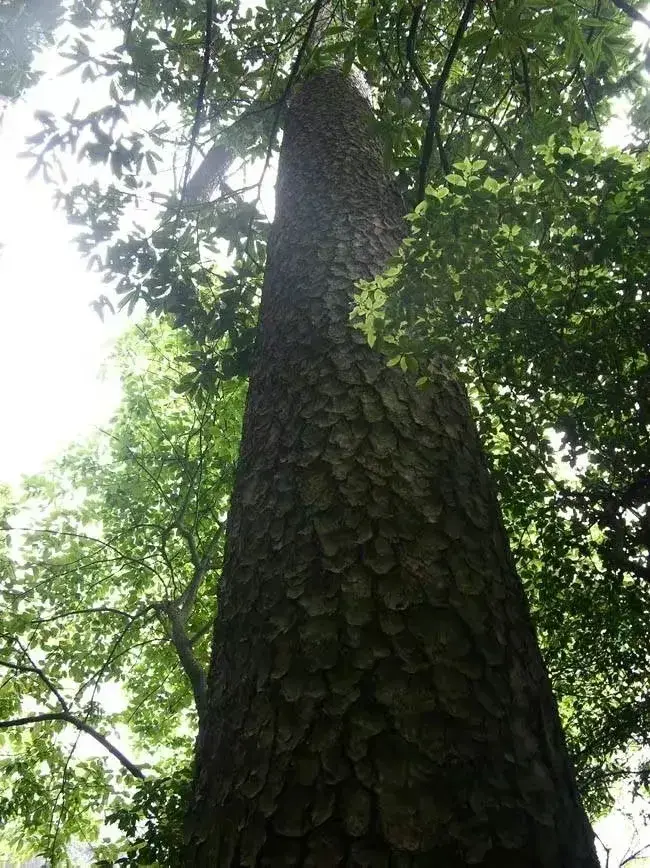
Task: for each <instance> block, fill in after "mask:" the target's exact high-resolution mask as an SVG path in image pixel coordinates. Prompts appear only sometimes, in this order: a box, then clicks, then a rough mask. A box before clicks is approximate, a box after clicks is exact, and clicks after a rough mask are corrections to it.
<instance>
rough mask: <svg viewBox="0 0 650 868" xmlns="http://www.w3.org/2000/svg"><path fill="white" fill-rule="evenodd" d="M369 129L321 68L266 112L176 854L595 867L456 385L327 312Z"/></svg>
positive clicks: (369, 217)
mask: <svg viewBox="0 0 650 868" xmlns="http://www.w3.org/2000/svg"><path fill="white" fill-rule="evenodd" d="M371 123H372V115H371V112H370V109H369V107H368V106H367V104H366V102H365V100H364V99H363V98H362V97H361V96H360V94H359V93H358V92H357V90H356V89H355V88H354V86H353V85H352V84H350V83H349V82H348V81H346V80H345V79H344V78H343V77H342V76H340V75H339V74H338V73H336V72H333V71H329V72H325V73H321V74H319V75H317V76H315V77H314V78H312V79H311V80H310V82H309V83H308V84H307V85H306V86H305V87H304V88H303V89H302V91H301V92H300V94H299V95H298V96H297V97H296V98H295V100H294V103H293V105H292V108H291V111H290V115H289V119H288V123H287V126H286V129H285V137H284V144H283V147H282V153H281V158H280V170H279V178H278V187H277V215H276V219H275V223H274V226H273V231H272V237H271V241H270V248H269V261H268V269H267V275H266V282H265V286H264V297H263V301H262V312H261V323H260V338H259V356H258V360H257V363H256V366H255V370H254V373H253V376H252V378H251V384H250V394H249V399H248V407H247V411H246V419H245V424H244V436H243V442H242V447H241V457H240V464H239V470H238V475H237V483H236V486H235V492H234V495H233V501H232V508H231V513H230V517H229V528H228V534H229V536H228V552H227V557H226V564H225V567H224V572H223V578H222V582H221V589H220V594H219V616H218V620H217V625H216V632H215V640H214V648H213V659H212V664H211V672H210V686H209V711H208V715H207V722H206V724H205V725H204V726H203V728H202V732H201V734H200V738H199V745H198V752H197V763H198V770H197V780H196V792H195V800H194V803H193V805H192V806H191V810H190V814H189V817H188V834H189V845H188V850H187V857H186V862H185V864H187V865H193V866H210V868H231V866H289V865H294V866H313V868H329V866H336V865H346V866H368V868H389V866H390V868H393V866H395V868H397V866H399V868H407V866H427V868H430V866H431V868H433V866H440V868H457V866H466V865H481V866H490V868H587V866H589V868H593V866H596V865H597V861H596V857H595V854H594V850H593V843H592V833H591V831H590V828H589V825H588V823H587V820H586V818H585V815H584V812H583V809H582V807H581V805H580V801H579V798H578V795H577V792H576V789H575V785H574V780H573V774H572V770H571V766H570V763H569V760H568V758H567V752H566V748H565V744H564V739H563V736H562V732H561V729H560V725H559V721H558V715H557V710H556V706H555V702H554V700H553V696H552V694H551V690H550V687H549V682H548V678H547V675H546V673H545V670H544V666H543V663H542V660H541V657H540V653H539V650H538V648H537V644H536V640H535V636H534V632H533V628H532V626H531V623H530V619H529V615H528V611H527V607H526V602H525V600H524V596H523V592H522V588H521V585H520V582H519V579H518V577H517V575H516V573H515V570H514V568H513V564H512V561H511V558H510V554H509V550H508V544H507V540H506V537H505V535H504V531H503V527H502V523H501V518H500V514H499V508H498V505H497V501H496V497H495V494H494V490H493V486H492V484H491V482H490V479H489V476H488V473H487V470H486V463H485V460H484V456H483V454H482V452H481V447H480V445H479V442H478V439H477V435H476V431H475V428H474V425H473V423H472V419H471V415H470V409H469V406H468V402H467V400H466V397H465V395H464V393H463V390H462V388H461V387H460V386H459V385H458V383H457V382H456V381H455V380H454V379H453V378H451V377H450V376H448V375H446V374H444V373H441V374H440V375H439V377H438V378H437V380H436V382H435V383H434V384H433V386H432V388H430V389H427V390H425V391H422V390H419V389H417V388H415V386H414V384H413V382H412V378H411V377H410V376H406V375H403V374H402V373H401V372H400V371H396V370H395V369H388V368H386V367H385V364H384V362H383V361H382V359H381V358H379V357H378V355H377V354H376V353H374V352H373V351H372V350H371V349H369V348H368V346H367V345H366V344H365V343H364V341H363V339H362V337H361V336H360V335H359V334H357V333H356V332H354V331H353V330H352V329H351V328H350V326H349V324H348V312H349V307H350V296H351V293H352V290H353V283H354V281H355V280H356V279H357V278H360V277H364V278H368V277H370V276H372V275H374V274H375V273H377V271H378V270H379V269H381V267H382V265H383V264H384V263H385V261H386V259H387V257H388V256H389V255H390V253H392V252H393V251H394V250H395V248H396V246H397V244H398V243H399V239H400V237H401V234H402V231H403V224H402V218H401V203H400V201H399V198H398V196H397V195H396V193H395V192H394V189H393V187H392V186H391V183H390V181H389V180H388V179H387V178H386V176H385V174H384V171H383V169H382V160H381V151H380V147H379V145H378V143H377V141H376V140H375V137H374V135H373V132H372V128H371Z"/></svg>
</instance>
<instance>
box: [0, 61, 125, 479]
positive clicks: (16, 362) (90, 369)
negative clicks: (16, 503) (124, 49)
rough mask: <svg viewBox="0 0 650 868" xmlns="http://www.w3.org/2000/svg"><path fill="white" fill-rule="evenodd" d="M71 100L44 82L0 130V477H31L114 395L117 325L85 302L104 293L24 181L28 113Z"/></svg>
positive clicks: (45, 191) (68, 234)
mask: <svg viewBox="0 0 650 868" xmlns="http://www.w3.org/2000/svg"><path fill="white" fill-rule="evenodd" d="M71 102H74V97H73V95H72V93H71V91H70V89H69V88H67V87H66V86H65V84H63V85H62V82H61V80H54V79H52V78H49V80H45V81H43V82H42V83H39V85H37V86H36V87H35V88H34V89H33V91H31V92H30V93H29V94H27V96H26V98H25V100H24V101H23V102H22V103H19V104H17V105H15V106H11V107H9V108H8V109H7V110H6V112H5V114H4V119H3V122H2V126H1V127H0V189H1V190H2V191H3V195H2V203H1V204H0V243H2V244H3V245H4V247H3V248H2V249H1V250H0V386H1V388H2V392H1V394H2V405H1V406H2V416H3V420H4V421H3V424H2V426H1V427H0V481H7V482H12V483H16V482H18V480H19V478H20V476H21V474H22V473H32V472H35V471H38V470H39V469H40V468H41V466H42V465H43V463H44V461H45V460H46V459H49V458H52V457H54V456H56V455H57V454H58V453H60V452H61V450H62V449H64V448H65V445H66V444H67V443H68V442H69V441H70V440H72V439H74V438H76V437H79V436H80V435H81V434H82V433H83V432H86V431H88V430H89V429H90V427H91V426H92V425H93V424H98V423H102V422H104V421H106V419H107V418H108V416H110V414H111V412H112V410H113V408H114V407H115V405H116V402H117V400H118V398H119V388H118V384H117V382H116V381H115V380H113V381H110V380H108V381H105V382H102V381H101V380H99V379H98V373H99V369H100V366H101V364H102V361H103V360H104V359H105V358H106V356H107V351H108V348H109V347H110V344H111V341H112V339H114V337H115V335H116V334H117V332H118V331H119V330H120V329H121V328H122V327H123V324H122V321H118V320H116V319H113V318H111V317H108V321H107V324H106V325H102V323H101V321H100V320H99V317H98V316H97V314H96V313H94V311H93V310H92V309H91V308H90V307H89V303H90V302H91V301H93V299H96V298H97V296H98V295H100V294H101V293H102V292H105V287H103V285H102V283H101V280H100V278H99V275H98V274H97V273H95V272H88V271H86V268H85V265H84V263H83V261H82V259H81V257H80V256H79V254H78V253H77V251H76V249H75V247H74V245H73V244H72V243H71V239H72V237H73V232H72V230H71V229H70V227H69V226H68V225H67V222H66V218H65V215H64V214H63V213H56V212H55V211H54V209H53V205H52V189H51V188H50V187H48V186H47V185H45V184H44V183H43V181H42V180H40V179H38V178H36V179H33V180H31V181H27V180H26V179H25V174H26V173H27V171H28V170H29V168H30V163H29V162H28V161H27V160H24V159H20V158H18V157H17V156H16V154H17V153H19V152H20V151H23V150H25V145H24V137H25V136H26V135H29V134H30V133H31V132H35V131H37V130H38V125H37V123H36V121H35V120H34V119H33V111H34V109H36V108H43V107H44V106H46V107H48V108H49V109H51V110H53V111H57V110H59V109H61V110H65V109H67V110H69V109H70V107H71Z"/></svg>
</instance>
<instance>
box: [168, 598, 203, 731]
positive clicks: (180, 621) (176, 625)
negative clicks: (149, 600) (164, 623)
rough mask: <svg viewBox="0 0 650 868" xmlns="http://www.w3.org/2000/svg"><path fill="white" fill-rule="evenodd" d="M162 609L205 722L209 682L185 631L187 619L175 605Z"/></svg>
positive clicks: (201, 719)
mask: <svg viewBox="0 0 650 868" xmlns="http://www.w3.org/2000/svg"><path fill="white" fill-rule="evenodd" d="M160 609H161V611H163V612H164V613H165V614H166V615H167V617H168V618H169V627H170V633H171V640H172V643H173V645H174V648H175V649H176V653H177V654H178V659H179V661H180V664H181V666H182V667H183V671H184V672H185V674H186V675H187V677H188V679H189V682H190V685H191V687H192V694H193V696H194V703H195V705H196V711H197V714H198V716H199V721H203V720H204V719H205V715H206V712H207V681H206V676H205V672H204V670H203V667H202V666H201V664H200V663H199V662H198V660H197V659H196V657H195V656H194V651H193V650H192V643H191V642H190V639H189V637H188V635H187V631H186V629H185V619H184V618H183V616H182V614H181V612H179V610H178V608H177V607H176V606H175V605H174V604H173V603H167V604H164V603H163V604H161V606H160Z"/></svg>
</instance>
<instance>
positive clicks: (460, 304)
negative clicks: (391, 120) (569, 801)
mask: <svg viewBox="0 0 650 868" xmlns="http://www.w3.org/2000/svg"><path fill="white" fill-rule="evenodd" d="M531 169H532V171H531V173H530V174H528V175H526V176H525V177H521V178H519V179H518V180H517V181H516V182H514V183H513V184H508V183H506V182H504V181H499V180H497V178H495V176H494V174H493V173H491V172H488V171H487V164H486V161H485V160H475V161H471V160H464V161H462V162H458V163H456V164H455V165H454V172H453V173H450V174H448V175H447V178H446V183H445V184H442V185H439V186H433V185H431V186H430V187H429V188H428V189H427V196H426V199H425V201H423V202H422V204H421V205H419V206H418V208H416V211H415V213H414V214H413V215H411V218H410V220H411V229H412V232H411V235H410V237H409V238H408V239H407V240H406V242H405V244H404V247H403V249H402V251H401V253H400V255H399V256H398V257H397V258H396V259H395V261H394V262H393V263H392V264H391V266H390V267H389V269H388V270H387V272H386V273H385V274H384V275H382V276H381V277H380V278H379V279H378V280H376V281H375V282H374V283H372V284H369V285H366V286H365V287H363V288H362V289H361V290H360V294H359V297H358V306H357V308H356V316H357V317H358V318H359V319H360V322H361V325H362V328H363V329H364V330H365V332H366V334H367V335H368V337H369V339H370V340H371V342H373V343H374V344H375V345H376V346H377V347H378V348H379V349H381V350H382V351H384V352H386V353H387V355H388V359H389V360H388V364H389V365H391V364H401V365H402V366H403V367H405V368H413V369H418V370H419V372H420V375H421V384H422V385H423V387H426V382H427V379H428V377H427V373H428V368H429V364H430V360H431V359H436V360H437V361H438V363H439V361H440V359H445V360H446V362H447V364H449V365H453V366H455V367H456V368H457V369H459V370H460V371H461V372H462V375H463V378H464V379H465V382H466V383H467V386H468V389H469V393H470V396H471V398H472V401H473V403H474V406H475V409H476V413H477V418H478V424H479V429H480V432H481V435H482V438H483V442H484V444H485V446H486V450H487V452H488V454H489V456H490V458H491V463H492V467H493V472H494V474H495V476H496V478H497V481H498V484H499V488H500V493H501V500H502V504H503V508H504V512H505V517H506V521H507V524H508V530H509V536H510V540H511V544H512V547H513V550H514V554H515V556H516V558H517V562H518V565H519V571H520V573H521V575H522V578H523V579H524V582H525V584H526V586H527V590H528V597H529V600H530V602H531V604H532V607H533V610H534V613H535V616H536V619H537V624H538V630H539V633H540V637H541V639H542V642H543V646H544V651H545V654H546V659H547V663H548V665H549V668H550V671H551V676H552V679H553V683H554V687H555V691H556V695H557V697H558V699H559V702H560V707H561V711H562V714H563V717H564V722H565V727H566V731H567V734H568V737H569V741H570V744H571V748H572V750H573V753H574V756H575V758H576V761H577V764H578V771H579V776H580V783H581V785H582V789H583V792H584V793H585V795H586V796H587V797H588V801H589V804H590V806H591V807H592V809H595V808H597V807H598V806H600V805H602V803H603V801H604V800H605V799H606V793H607V787H608V785H609V784H611V782H612V776H615V775H617V774H620V773H622V772H623V771H624V768H625V764H624V763H623V762H622V761H621V762H616V763H614V762H613V761H612V756H613V754H614V753H615V752H616V751H617V750H618V749H619V748H621V747H623V746H625V745H627V744H629V743H632V742H635V743H637V744H638V745H640V746H644V747H645V746H647V745H648V732H649V731H650V726H649V724H650V717H649V716H648V708H649V701H650V657H649V656H648V648H647V642H646V641H645V639H644V637H645V635H646V630H647V626H646V625H647V622H648V617H649V615H650V595H649V594H648V579H650V571H649V570H648V566H647V557H648V548H649V547H650V512H648V509H647V504H648V503H649V502H650V440H649V438H648V429H649V424H650V360H649V357H648V339H647V336H648V334H650V296H649V294H648V286H647V275H648V272H649V271H650V243H649V242H650V204H649V203H650V159H649V157H648V155H647V154H643V155H636V156H633V155H630V154H625V153H621V152H620V151H615V150H605V149H603V148H602V147H601V146H600V144H599V138H598V136H597V135H595V134H593V133H590V132H589V131H588V130H587V129H586V126H585V125H583V126H581V127H578V128H574V129H572V130H571V133H570V135H565V136H552V137H551V138H550V139H549V141H548V143H547V144H545V145H543V146H540V147H538V148H537V150H536V154H535V156H534V159H533V162H532V166H531ZM560 437H561V440H560ZM557 448H559V449H560V450H561V451H560V454H561V461H560V462H558V456H557V451H556V450H557ZM567 464H568V469H567V466H566V465H567Z"/></svg>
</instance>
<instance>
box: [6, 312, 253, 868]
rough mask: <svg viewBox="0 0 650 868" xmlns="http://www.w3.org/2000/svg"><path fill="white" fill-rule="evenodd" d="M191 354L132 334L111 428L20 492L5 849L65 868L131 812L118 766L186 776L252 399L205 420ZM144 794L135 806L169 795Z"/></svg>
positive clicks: (209, 412) (228, 402)
mask: <svg viewBox="0 0 650 868" xmlns="http://www.w3.org/2000/svg"><path fill="white" fill-rule="evenodd" d="M188 350H189V351H191V348H188V346H187V341H186V339H184V338H183V336H182V334H181V333H180V332H171V331H170V328H169V326H166V325H164V324H163V323H160V324H154V323H151V322H146V323H145V324H144V325H142V326H140V327H138V329H137V330H135V331H132V332H130V333H128V334H127V335H126V336H125V337H124V338H123V339H122V340H121V342H120V345H119V348H118V351H117V355H116V360H115V361H116V364H117V365H118V368H119V370H120V373H121V377H122V384H123V393H124V397H123V401H122V404H121V406H120V408H119V410H118V411H117V414H116V416H115V418H114V419H113V420H112V422H111V424H110V427H109V428H108V430H106V431H103V432H100V433H99V434H98V435H97V437H95V438H94V439H93V440H92V441H90V442H88V443H84V444H81V445H79V446H75V447H72V448H70V449H69V450H68V451H67V453H66V454H65V455H64V456H63V457H62V458H61V459H59V460H58V461H57V463H56V464H55V465H54V466H53V467H52V468H50V470H49V472H48V474H47V475H45V476H42V477H33V478H30V479H27V480H25V483H24V490H25V496H24V499H23V501H22V502H21V503H20V504H18V505H17V507H16V509H15V514H14V515H13V516H12V517H10V518H9V522H10V526H11V527H13V529H14V530H13V533H12V535H17V537H15V538H14V546H15V547H16V546H17V548H18V552H17V555H16V556H15V558H14V563H13V564H12V563H11V559H10V558H9V553H7V555H6V557H5V559H4V567H5V569H4V574H3V578H2V590H1V592H2V597H3V600H5V614H4V617H3V626H2V633H1V634H0V668H1V669H2V673H1V675H2V681H1V682H0V706H1V713H0V718H1V722H0V739H1V740H2V743H3V747H4V751H3V753H4V758H3V759H2V760H0V762H1V763H2V775H1V778H2V786H1V789H0V811H1V813H2V819H3V826H4V833H3V834H4V838H5V842H6V844H5V845H6V846H7V845H14V847H15V848H16V849H19V848H18V844H19V843H20V841H23V843H24V844H25V846H28V847H30V848H32V850H36V851H39V852H43V853H46V854H47V856H48V858H50V859H52V861H54V862H56V863H57V864H59V862H61V861H62V860H64V858H65V855H64V850H65V845H66V843H67V841H68V840H70V839H71V838H76V839H80V840H85V841H88V840H91V841H92V840H93V837H94V835H95V834H96V829H95V827H96V823H97V818H98V817H99V816H101V815H102V814H106V813H108V814H110V813H111V811H113V812H115V811H117V808H118V806H119V805H122V806H123V804H124V799H125V798H127V797H128V795H129V793H130V792H131V789H132V787H133V784H134V782H137V780H138V777H137V776H138V775H141V774H142V771H141V770H140V768H139V766H138V765H137V764H136V763H134V762H133V761H132V760H130V759H128V758H127V757H126V756H125V754H129V753H131V752H133V753H135V754H138V755H140V756H142V758H143V760H144V761H145V764H144V766H143V768H148V765H149V764H151V763H153V765H154V766H155V767H157V766H158V765H160V767H161V771H160V772H156V771H155V769H154V771H153V772H150V771H147V775H149V774H153V775H156V774H163V771H162V770H164V774H166V775H167V776H169V775H172V776H175V775H176V773H177V772H178V770H179V769H182V768H183V767H184V766H186V765H187V764H188V763H189V760H190V756H191V750H192V743H193V737H194V734H195V729H196V716H197V709H198V710H199V712H200V704H201V701H202V698H203V697H202V691H203V688H204V685H203V684H202V679H203V678H204V674H203V668H204V666H205V664H206V661H207V657H208V644H209V641H208V640H209V628H210V626H211V623H212V617H213V600H214V593H215V583H216V576H217V574H218V569H219V564H220V560H221V556H222V549H223V539H224V530H223V523H224V517H225V512H226V508H227V500H228V496H229V493H230V487H231V484H232V477H233V469H234V462H235V459H236V451H237V441H238V434H239V428H240V418H241V411H242V402H243V394H244V386H243V384H241V383H237V382H235V381H231V382H230V383H228V384H226V385H224V387H223V388H222V389H221V390H220V393H219V394H218V395H216V394H215V395H214V396H213V397H211V398H206V399H205V400H203V401H202V402H201V403H200V406H199V405H197V403H196V402H193V401H191V400H190V399H189V397H188V396H187V395H186V394H179V393H177V392H175V391H174V389H173V386H174V384H175V383H177V382H178V381H179V379H180V378H182V376H183V373H184V372H185V371H186V370H187V368H188V364H187V362H186V361H183V359H184V358H185V357H187V355H188V354H189V352H188ZM43 715H44V716H45V717H42V716H43ZM21 720H22V721H23V725H17V724H16V725H10V722H11V721H14V722H16V721H18V722H20V721H21ZM82 732H84V733H86V735H85V736H84V738H83V740H80V736H81V734H82ZM125 736H126V738H127V744H126V746H124V747H122V742H123V739H124V738H125ZM102 738H105V739H106V740H107V741H108V743H109V747H108V749H109V751H110V746H111V745H112V746H113V748H115V750H116V751H117V753H116V752H115V750H114V751H113V758H114V760H116V761H113V762H107V761H106V759H107V758H110V757H109V754H107V752H106V749H105V748H106V744H104V743H102V742H101V739H102ZM92 740H94V741H95V742H98V743H95V744H94V746H93V742H92ZM97 755H100V756H101V757H102V758H101V759H99V758H96V757H97ZM170 757H171V758H170ZM148 758H152V759H149V762H148V763H147V759H148ZM143 786H144V787H145V789H143V790H140V791H136V795H135V802H134V804H135V805H138V792H140V794H142V793H147V792H149V791H150V790H151V788H152V787H156V786H162V783H161V782H160V781H158V783H156V778H155V777H154V778H153V780H152V781H149V780H146V781H145V783H144V784H143ZM116 798H117V799H118V802H117V803H116V802H115V800H116ZM23 849H24V848H23ZM116 852H117V851H116Z"/></svg>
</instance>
